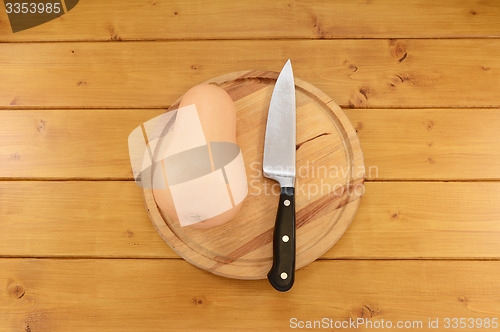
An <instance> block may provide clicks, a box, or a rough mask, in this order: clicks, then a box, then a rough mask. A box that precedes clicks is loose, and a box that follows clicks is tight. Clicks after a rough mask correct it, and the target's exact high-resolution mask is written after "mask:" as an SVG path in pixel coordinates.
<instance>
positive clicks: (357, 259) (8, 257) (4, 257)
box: [0, 255, 500, 262]
mask: <svg viewBox="0 0 500 332" xmlns="http://www.w3.org/2000/svg"><path fill="white" fill-rule="evenodd" d="M0 259H40V260H184V258H182V257H180V256H179V257H106V256H71V255H70V256H22V255H15V256H9V255H5V256H3V255H0ZM316 261H450V262H451V261H454V262H468V261H476V262H483V261H484V262H490V261H491V262H498V261H500V257H494V258H492V257H487V258H486V257H468V258H452V257H433V258H425V257H422V258H387V257H377V258H368V257H356V258H344V257H337V258H324V257H320V258H318V259H316Z"/></svg>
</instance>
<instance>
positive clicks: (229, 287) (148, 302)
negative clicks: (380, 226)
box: [0, 259, 500, 331]
mask: <svg viewBox="0 0 500 332" xmlns="http://www.w3.org/2000/svg"><path fill="white" fill-rule="evenodd" d="M0 271H2V273H1V274H0V283H1V284H2V285H3V287H4V288H3V289H2V293H1V294H2V296H0V312H2V315H1V316H0V325H1V326H2V327H4V328H7V329H8V330H9V331H10V330H15V331H18V330H23V331H91V330H92V331H93V330H102V329H105V330H106V331H145V330H147V331H165V330H166V329H168V330H175V331H181V330H182V331H185V330H186V331H187V330H197V331H199V330H204V331H214V330H218V331H219V330H224V331H235V330H257V329H258V330H266V331H271V330H273V331H275V330H285V329H288V328H290V327H292V326H291V325H290V324H291V321H290V320H291V319H292V318H296V319H297V320H302V321H306V320H321V319H322V318H324V317H326V318H327V319H332V320H333V322H335V321H337V320H339V321H344V320H349V318H350V319H351V320H354V321H356V320H357V319H359V318H364V319H365V320H366V321H370V322H372V323H375V322H377V321H378V322H379V323H381V320H382V319H383V320H384V321H392V322H393V324H396V323H397V321H407V320H409V321H421V322H422V325H421V326H422V327H423V330H429V329H428V325H427V324H428V321H429V318H432V319H436V318H437V319H439V324H440V327H441V329H444V323H445V322H444V318H446V317H448V318H453V317H464V318H475V319H477V318H483V319H484V318H490V319H491V318H495V317H496V318H497V317H498V316H499V315H500V303H499V300H498V294H499V293H500V283H499V281H498V274H499V273H500V262H497V261H495V262H491V261H472V262H457V261H320V262H315V263H313V264H311V265H310V266H308V267H306V268H304V269H302V270H300V271H298V273H297V276H296V282H295V285H294V288H293V289H292V290H291V291H290V292H288V293H285V294H280V293H278V292H276V291H275V290H273V289H272V288H271V287H270V286H269V284H268V282H267V280H257V281H243V280H234V279H225V278H222V277H218V276H215V275H211V274H209V273H207V272H205V271H201V270H199V269H197V268H195V267H192V266H190V265H189V264H188V263H186V262H184V261H180V260H134V259H128V260H53V259H1V260H0ZM403 294H404V296H402V295H403ZM496 320H498V318H497V319H496ZM490 322H491V321H490ZM364 324H367V323H364ZM364 324H363V325H360V326H359V327H358V330H360V331H365V330H370V329H367V328H366V327H365V325H364ZM416 324H418V323H416ZM368 326H369V325H368ZM414 326H415V327H417V326H418V325H414ZM330 330H332V329H330ZM335 330H337V329H335ZM415 330H417V328H415ZM472 330H474V331H482V330H483V329H480V328H474V329H472ZM484 330H486V331H490V330H492V328H491V326H490V328H489V329H484Z"/></svg>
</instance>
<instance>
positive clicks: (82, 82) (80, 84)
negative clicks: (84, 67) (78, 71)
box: [76, 81, 87, 86]
mask: <svg viewBox="0 0 500 332" xmlns="http://www.w3.org/2000/svg"><path fill="white" fill-rule="evenodd" d="M82 85H83V86H86V85H87V82H85V81H80V82H78V83H76V86H82Z"/></svg>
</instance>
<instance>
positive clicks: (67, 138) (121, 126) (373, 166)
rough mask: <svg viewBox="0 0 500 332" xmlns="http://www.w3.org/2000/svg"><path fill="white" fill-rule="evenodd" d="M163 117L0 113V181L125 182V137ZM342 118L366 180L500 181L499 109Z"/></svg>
mask: <svg viewBox="0 0 500 332" xmlns="http://www.w3.org/2000/svg"><path fill="white" fill-rule="evenodd" d="M163 112H164V110H162V109H157V110H146V109H138V110H103V109H101V110H36V111H33V110H26V111H24V110H23V111H20V112H17V111H0V142H1V143H0V176H1V177H4V178H45V179H128V180H131V179H132V172H131V168H130V160H129V156H128V147H127V137H128V135H129V134H130V132H131V131H132V130H133V129H134V128H135V127H136V126H138V125H139V124H140V123H142V122H144V121H146V120H148V119H151V118H153V117H154V116H157V115H160V114H161V113H163ZM346 113H347V115H348V117H349V118H350V120H351V122H352V123H353V125H354V126H355V127H356V129H357V131H358V135H359V137H360V139H361V146H362V148H363V153H364V157H365V167H366V176H367V179H369V180H377V179H384V180H385V179H390V180H394V179H396V180H397V179H407V180H408V179H412V180H422V179H432V180H436V179H438V180H442V179H448V180H449V179H455V180H457V179H458V180H474V179H500V172H499V170H500V148H499V147H500V146H499V142H498V139H497V136H498V135H497V131H498V128H500V110H499V109H439V110H438V109H429V110H427V109H424V110H422V109H420V110H417V109H402V110H392V109H373V110H372V109H369V110H367V109H363V110H362V109H357V110H349V109H348V110H346ZM465 161H466V162H465Z"/></svg>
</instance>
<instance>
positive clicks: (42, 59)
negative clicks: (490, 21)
mask: <svg viewBox="0 0 500 332" xmlns="http://www.w3.org/2000/svg"><path fill="white" fill-rule="evenodd" d="M492 54H500V40H498V39H491V40H489V39H478V40H472V39H471V40H439V39H434V40H419V39H409V40H295V41H276V40H268V41H265V40H264V41H262V40H260V41H251V40H244V41H194V42H185V41H182V42H154V43H153V42H132V43H100V42H93V43H57V44H53V43H35V44H32V43H21V44H16V43H14V44H3V45H2V52H1V53H0V63H2V66H0V77H2V80H1V81H0V107H4V108H5V107H47V108H48V107H63V108H67V107H70V108H78V107H121V108H123V107H125V108H126V107H134V108H140V107H142V108H150V107H165V106H167V105H170V104H171V103H172V102H173V101H174V100H176V99H177V98H178V97H180V96H181V95H182V94H183V93H184V92H185V91H186V90H187V89H188V88H189V87H191V86H193V85H195V84H197V83H201V82H204V81H206V80H208V79H210V78H213V77H216V76H219V75H222V74H226V73H228V72H233V71H239V70H245V69H263V70H275V71H279V70H280V69H281V67H282V66H283V63H284V62H285V61H286V59H288V58H291V59H292V63H293V66H294V72H295V75H296V76H297V77H299V78H301V79H303V80H306V81H308V82H310V83H312V84H314V85H316V86H317V87H318V88H320V89H321V90H323V91H324V92H325V93H326V94H327V95H329V96H330V97H331V98H333V99H334V100H335V101H336V102H337V103H338V104H340V105H341V106H347V107H353V108H354V107H355V108H365V107H371V108H374V107H379V108H383V107H390V108H396V107H412V108H413V107H426V108H429V107H448V106H449V107H498V106H499V105H500V104H499V100H498V86H499V85H500V75H498V70H499V68H500V60H499V58H498V57H494V56H491V55H492Z"/></svg>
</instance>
